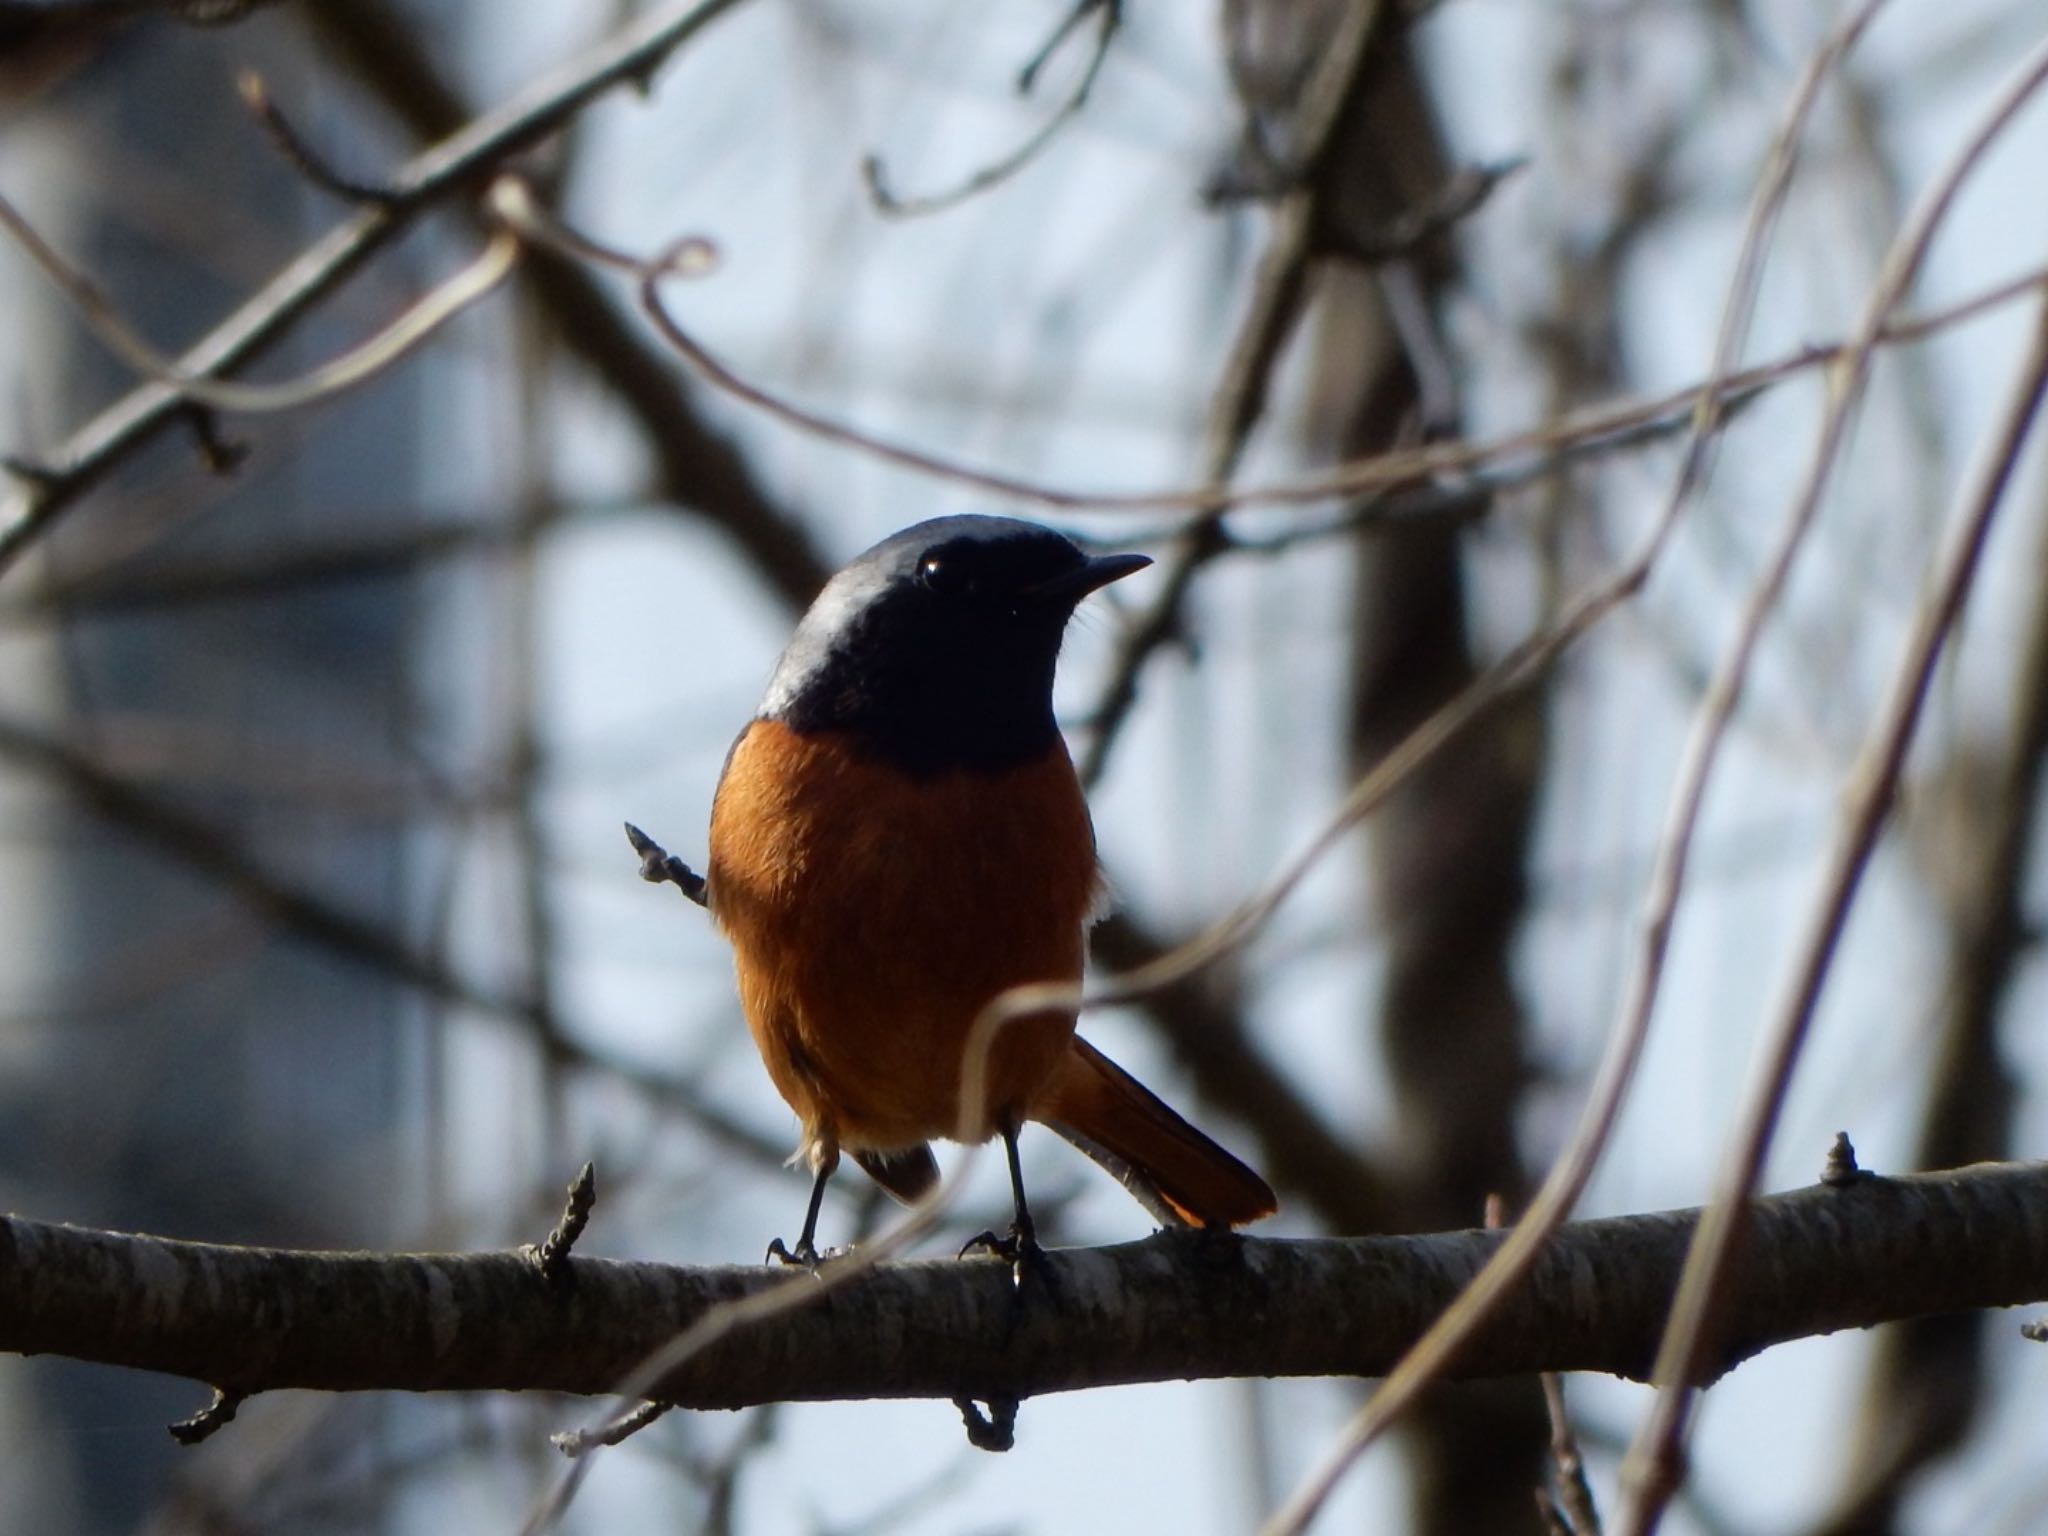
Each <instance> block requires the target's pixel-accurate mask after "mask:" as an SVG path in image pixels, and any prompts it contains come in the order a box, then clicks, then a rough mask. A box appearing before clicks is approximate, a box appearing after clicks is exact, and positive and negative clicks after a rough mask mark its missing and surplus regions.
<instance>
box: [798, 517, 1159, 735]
mask: <svg viewBox="0 0 2048 1536" xmlns="http://www.w3.org/2000/svg"><path fill="white" fill-rule="evenodd" d="M1146 563H1148V562H1146V561H1145V560H1144V559H1143V558H1142V557H1139V556H1133V555H1116V556H1105V557H1100V558H1096V559H1090V558H1089V557H1088V556H1087V555H1085V554H1083V553H1082V551H1081V550H1080V549H1079V548H1077V547H1076V546H1075V545H1074V544H1073V543H1072V542H1071V541H1069V540H1067V539H1065V538H1063V537H1061V536H1060V535H1059V534H1056V533H1054V532H1052V531H1051V530H1050V529H1046V528H1040V527H1037V526H1036V525H1034V524H1031V523H1023V522H1016V521H1013V520H1010V519H1005V518H981V517H973V518H969V517H958V518H941V519H937V520H935V521H933V522H929V523H920V524H919V525H917V526H916V527H914V528H910V529H906V530H905V531H904V532H902V533H899V534H897V535H896V536H895V537H894V538H891V539H888V540H885V541H884V542H883V543H881V544H878V545H876V546H875V547H874V548H873V549H871V550H869V551H868V552H867V553H866V554H864V555H862V556H861V557H860V558H859V559H857V560H856V561H854V563H853V564H852V565H849V566H848V567H847V568H846V569H845V570H843V571H841V572H840V573H839V574H838V575H837V576H835V577H834V578H833V579H832V581H831V583H830V584H829V585H828V586H827V587H826V588H825V591H824V592H823V593H822V594H820V596H819V598H818V600H817V602H816V603H814V604H813V605H812V607H811V611H810V612H809V613H807V614H805V615H804V620H803V623H802V624H801V625H800V626H798V629H797V633H796V636H795V638H794V639H792V640H791V641H790V644H789V649H788V650H786V651H785V652H784V653H783V657H782V662H781V664H780V665H779V666H778V667H777V668H776V673H775V677H774V680H773V681H772V682H771V683H770V684H769V689H768V697H767V699H766V701H765V702H764V703H763V705H762V710H761V712H762V714H763V715H764V716H767V717H768V718H771V719H777V720H781V721H782V722H783V723H785V724H787V725H789V726H791V727H793V728H794V729H796V730H799V731H820V730H836V731H844V732H847V733H849V734H850V735H852V736H853V737H854V738H855V739H856V740H857V742H858V743H859V745H860V746H861V748H862V749H863V750H865V751H867V752H869V753H871V754H873V755H875V756H878V757H883V758H886V759H888V760H889V761H890V762H893V763H895V764H897V765H898V766H900V767H902V768H904V769H906V770H907V771H909V772H912V773H916V774H919V775H930V774H937V773H944V772H947V771H950V770H955V769H967V770H970V771H975V772H997V771H1000V770H1002V769H1005V768H1011V767H1015V766H1017V765H1019V764H1021V763H1025V762H1029V761H1031V760H1032V759H1034V758H1036V757H1039V756H1041V755H1042V754H1044V753H1045V752H1047V751H1049V750H1050V749H1051V748H1052V746H1053V744H1054V743H1055V742H1056V741H1057V740H1058V735H1059V732H1058V728H1057V726H1056V725H1055V724H1054V722H1053V713H1052V679H1053V667H1054V664H1055V662H1056V661H1057V660H1058V658H1059V650H1060V639H1061V636H1062V635H1063V634H1064V632H1065V630H1066V626H1067V620H1068V619H1069V618H1070V617H1071V616H1072V615H1073V611H1074V607H1075V605H1076V604H1077V603H1079V602H1080V600H1081V599H1082V598H1083V597H1085V596H1087V594H1088V593H1090V592H1092V591H1094V590H1095V589H1096V588H1097V587H1099V586H1102V585H1104V584H1105V583H1107V582H1110V581H1114V580H1116V579H1117V578H1118V577H1119V576H1124V575H1128V574H1129V573H1130V572H1131V571H1134V570H1136V569H1138V568H1139V567H1140V566H1141V565H1144V564H1146Z"/></svg>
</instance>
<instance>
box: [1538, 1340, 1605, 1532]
mask: <svg viewBox="0 0 2048 1536" xmlns="http://www.w3.org/2000/svg"><path fill="white" fill-rule="evenodd" d="M1540 1379H1541V1381H1542V1383H1543V1406H1544V1409H1545V1411H1546V1412H1547V1413H1548V1414H1549V1416H1550V1464H1551V1466H1552V1468H1553V1469H1554V1470H1555V1472H1556V1474H1557V1493H1556V1501H1557V1509H1558V1513H1559V1514H1560V1515H1561V1516H1562V1517H1563V1519H1564V1522H1565V1528H1566V1530H1568V1531H1569V1532H1570V1533H1571V1536H1600V1510H1599V1506H1597V1505H1596V1504H1594V1502H1593V1489H1592V1487H1591V1485H1589V1484H1588V1483H1587V1481H1586V1459H1585V1457H1583V1456H1582V1455H1580V1454H1579V1437H1578V1436H1577V1435H1575V1434H1573V1433H1572V1420H1571V1414H1570V1413H1569V1412H1568V1411H1567V1410H1566V1408H1565V1402H1564V1378H1563V1377H1562V1376H1560V1375H1559V1374H1558V1373H1557V1372H1556V1371H1544V1372H1542V1373H1540ZM1537 1492H1538V1493H1539V1494H1548V1493H1549V1490H1548V1489H1538V1490H1537Z"/></svg>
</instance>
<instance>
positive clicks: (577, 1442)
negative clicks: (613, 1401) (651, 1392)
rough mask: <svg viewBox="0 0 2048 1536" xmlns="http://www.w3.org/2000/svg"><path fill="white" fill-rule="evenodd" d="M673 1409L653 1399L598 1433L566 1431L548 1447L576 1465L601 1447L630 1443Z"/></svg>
mask: <svg viewBox="0 0 2048 1536" xmlns="http://www.w3.org/2000/svg"><path fill="white" fill-rule="evenodd" d="M673 1407H675V1404H674V1403H657V1402H654V1401H653V1400H651V1399H650V1400H649V1401H647V1402H644V1403H642V1404H641V1405H640V1406H639V1407H637V1408H631V1409H628V1410H627V1411H626V1412H624V1413H622V1414H620V1415H619V1416H618V1417H617V1418H615V1419H613V1420H612V1421H611V1422H610V1423H608V1424H602V1425H599V1426H598V1427H597V1428H596V1429H565V1430H563V1431H562V1432H561V1433H560V1434H554V1435H549V1436H548V1444H549V1445H552V1446H553V1447H554V1448H555V1449H556V1450H558V1451H560V1452H561V1453H562V1454H563V1455H564V1456H567V1457H568V1458H569V1459H570V1460H571V1461H574V1460H575V1459H576V1458H577V1457H579V1456H588V1455H589V1454H590V1453H591V1452H592V1451H594V1450H597V1449H599V1448H600V1447H604V1446H613V1445H618V1444H621V1443H622V1442H624V1441H626V1440H629V1439H631V1438H632V1437H633V1436H634V1435H637V1434H639V1433H640V1431H641V1430H643V1429H645V1428H646V1427H647V1426H648V1425H650V1424H652V1423H653V1422H654V1421H655V1420H656V1419H659V1418H660V1417H661V1416H662V1415H663V1414H665V1413H667V1412H668V1411H669V1409H671V1408H673Z"/></svg>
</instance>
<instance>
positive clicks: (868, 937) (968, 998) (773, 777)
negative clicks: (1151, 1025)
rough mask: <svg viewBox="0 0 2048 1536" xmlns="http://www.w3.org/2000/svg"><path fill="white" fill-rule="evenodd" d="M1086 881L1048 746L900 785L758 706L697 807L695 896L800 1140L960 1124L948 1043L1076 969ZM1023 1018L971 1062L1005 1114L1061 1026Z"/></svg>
mask: <svg viewBox="0 0 2048 1536" xmlns="http://www.w3.org/2000/svg"><path fill="white" fill-rule="evenodd" d="M1098 881H1099V875H1098V873H1097V867H1096V860H1095V840H1094V834H1093V832H1092V830H1091V828H1090V826H1089V823H1088V810H1087V806H1086V803H1085V802H1084V801H1083V799H1082V796H1081V787H1080V784H1079V783H1078V781H1077V780H1076V779H1075V777H1074V770H1073V766H1072V764H1071V763H1070V762H1069V761H1068V758H1067V753H1066V748H1065V747H1064V746H1063V745H1061V744H1059V743H1057V742H1055V744H1054V747H1053V749H1052V751H1051V752H1050V753H1048V754H1047V755H1046V756H1045V757H1044V758H1042V759H1040V760H1038V761H1037V762H1034V763H1030V764H1027V765H1025V766H1023V767H1021V768H1016V769H1011V770H1008V771H1006V772H1003V773H999V774H973V773H964V772H963V773H953V774H947V775H943V776H940V777H938V778H936V779H930V780H924V781H914V780H911V779H909V778H907V777H905V776H904V775H903V774H901V773H899V772H896V771H894V770H891V769H890V768H888V767H886V766H884V765H882V764H879V763H876V762H874V761H872V760H871V759H868V758H865V757H863V756H862V755H860V754H859V753H857V752H856V751H854V750H853V748H852V747H851V746H850V745H849V744H848V742H847V740H846V738H844V737H843V736H839V735H837V734H834V733H829V732H820V733H813V734H807V735H799V734H798V733H796V732H794V731H792V730H790V729H789V728H788V727H787V726H784V725H781V724H779V723H777V722H774V721H768V720H757V721H755V722H754V724H753V725H751V726H750V727H749V728H748V729H747V731H746V734H745V735H743V736H742V737H741V738H740V740H739V743H738V744H737V745H736V746H735V747H734V749H733V753H732V757H731V759H730V760H729V761H728V763H727V764H726V770H725V777H724V779H723V780H722V781H721V782H720V784H719V788H718V796H717V799H716V801H715V802H714V805H713V808H712V817H711V867H710V891H711V910H712V915H713V916H714V917H715V918H716V920H717V922H718V924H719V926H720V927H721V928H722V929H723V930H724V931H725V933H726V934H727V936H728V937H729V938H730V939H731V940H732V943H733V948H734V951H735V953H736V957H737V963H738V972H739V983H740V998H741V1003H742V1005H743V1007H744V1008H745V1010H746V1015H747V1022H748V1024H749V1025H750V1027H751V1028H752V1030H753V1034H754V1040H755V1043H756V1044H757V1045H759V1047H760V1049H761V1056H762V1059H763V1060H764V1061H765V1062H766V1063H767V1065H768V1071H769V1074H770V1076H771V1077H773V1079H774V1081H775V1086H776V1088H777V1089H778V1090H780V1092H781V1094H782V1096H783V1098H784V1099H786V1100H788V1102H789V1104H790V1106H791V1108H793V1109H794V1110H795V1111H796V1112H797V1114H798V1116H799V1117H800V1118H801V1119H802V1120H803V1122H804V1126H805V1130H806V1133H807V1135H808V1136H809V1137H810V1138H811V1139H813V1140H822V1141H825V1142H827V1143H829V1144H838V1145H843V1146H845V1147H847V1148H848V1149H850V1150H865V1149H892V1148H898V1147H905V1146H909V1145H911V1144H913V1143H916V1142H921V1141H924V1140H925V1139H927V1138H929V1137H932V1136H950V1135H952V1134H954V1131H955V1128H956V1127H957V1124H958V1111H959V1104H958V1095H959V1084H960V1068H961V1055H962V1048H963V1045H964V1043H965V1040H966V1036H967V1033H968V1031H969V1029H970V1027H971V1025H972V1024H973V1021H974V1018H975V1015H976V1014H977V1013H979V1012H980V1010H981V1008H982V1007H983V1006H984V1005H985V1004H986V1003H987V1002H988V1001H989V999H990V998H992V997H994V996H995V995H996V994H997V993H998V992H1001V991H1003V990H1004V989H1005V988H1007V987H1010V986H1014V985H1017V984H1020V983H1024V982H1039V981H1061V982H1072V981H1077V980H1079V979H1080V975H1081V965H1082V957H1083V952H1084V930H1085V927H1086V923H1087V919H1088V914H1089V910H1090V908H1091V907H1092V906H1093V905H1094V902H1095V899H1096V893H1097V889H1098ZM1073 1027H1074V1021H1073V1018H1072V1016H1071V1015H1068V1016H1064V1017H1057V1018H1052V1017H1039V1018H1032V1019H1026V1020H1022V1021H1020V1022H1018V1023H1015V1024H1012V1025H1010V1026H1009V1027H1007V1028H1006V1029H1005V1030H1004V1031H1003V1033H1002V1034H1001V1036H999V1037H998V1039H997V1041H996V1044H995V1048H994V1051H993V1053H992V1056H991V1059H990V1062H989V1074H988V1086H989V1094H988V1102H987V1104H986V1105H984V1106H983V1108H984V1110H985V1112H986V1117H987V1121H988V1122H994V1121H1001V1120H1014V1119H1017V1118H1020V1117H1021V1116H1022V1114H1023V1112H1024V1110H1025V1108H1026V1106H1027V1105H1028V1104H1029V1103H1030V1102H1031V1100H1032V1099H1033V1098H1034V1097H1035V1096H1036V1095H1037V1094H1038V1092H1039V1090H1040V1089H1041V1088H1042V1087H1043V1086H1044V1085H1045V1083H1046V1082H1047V1081H1048V1080H1049V1079H1050V1077H1051V1075H1052V1073H1053V1071H1054V1069H1055V1068H1056V1067H1057V1066H1058V1064H1059V1062H1060V1060H1061V1058H1062V1056H1063V1055H1064V1053H1065V1051H1066V1048H1067V1042H1068V1039H1069V1038H1070V1037H1071V1035H1072V1034H1073Z"/></svg>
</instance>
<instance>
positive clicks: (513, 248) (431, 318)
mask: <svg viewBox="0 0 2048 1536" xmlns="http://www.w3.org/2000/svg"><path fill="white" fill-rule="evenodd" d="M0 228H5V229H6V231H7V232H8V233H9V234H10V235H12V236H13V237H14V240H15V243H16V244H17V245H19V246H20V247H21V248H22V249H23V250H24V251H26V252H27V253H28V255H29V256H30V257H31V258H32V259H33V260H34V262H35V264H36V266H37V267H38V268H40V269H41V270H42V272H43V275H44V276H46V277H48V278H49V279H50V281H51V282H52V283H54V284H55V285H56V286H57V287H58V288H59V289H60V290H62V292H63V293H64V295H65V297H67V298H68V299H70V300H71V302H72V304H73V305H74V306H76V308H77V310H78V313H79V316H80V318H82V319H83V320H84V321H85V323H86V326H87V328H88V329H89V330H91V332H92V333H93V335H94V336H96V337H98V338H99V340H100V342H101V343H102V344H103V345H104V346H106V348H107V349H108V350H109V351H110V352H112V353H113V354H114V355H115V356H116V357H118V358H120V359H121V361H123V362H124V363H126V364H127V365H128V366H129V367H131V368H133V369H134V370H135V371H136V372H137V373H139V374H141V375H142V376H143V377H144V378H146V379H148V380H150V381H151V382H153V383H155V384H158V385H161V386H162V387H163V388H165V389H168V390H172V391H174V392H175V393H176V394H178V395H179V396H180V397H181V398H183V399H184V400H186V401H189V402H192V403H194V404H197V405H202V406H206V407H208V408H210V409H212V410H217V411H239V412H242V413H244V414H259V413H267V412H275V411H289V410H297V409H299V408H301V407H304V406H307V405H311V404H313V403H314V402H316V401H319V400H324V399H326V398H327V397H328V396H330V395H336V394H339V393H341V392H342V391H343V390H345V389H352V388H354V387H355V386H356V385H358V384H361V383H363V382H365V381H366V380H368V379H371V378H374V377H375V376H376V375H377V374H380V373H382V372H383V371H384V370H386V369H387V368H389V367H391V366H392V365H393V364H394V363H396V362H398V361H399V360H400V359H401V358H403V357H404V356H405V355H406V354H407V353H408V352H412V351H414V350H416V349H417V348H418V347H419V346H420V345H421V343H423V342H425V341H426V340H427V339H428V338H429V337H431V336H432V335H433V334H434V333H435V332H436V331H438V330H439V329H440V328H441V327H442V326H443V325H445V324H447V323H448V321H450V320H452V319H454V318H455V316H457V315H459V314H461V313H462V311H464V310H465V309H467V308H469V307H470V305H472V304H474V303H476V302H477V301H478V300H479V299H481V298H483V297H484V296H485V295H487V294H489V293H490V292H491V291H492V290H494V289H495V288H497V287H498V285H499V284H500V283H502V282H504V281H505V279H506V278H507V277H508V276H510V275H511V272H512V267H513V264H514V263H515V262H516V261H517V260H518V258H519V242H518V241H517V240H516V239H514V238H513V237H512V236H511V235H509V234H500V235H498V236H497V237H495V238H494V239H492V240H491V241H490V242H488V243H487V244H486V245H485V246H484V248H483V250H482V251H481V252H479V253H478V254H477V256H476V257H475V258H474V259H473V260H471V261H470V263H469V264H468V265H467V266H465V267H463V268H462V269H461V270H460V271H458V272H456V273H455V274H454V275H453V276H452V277H449V278H447V279H446V280H444V281H443V282H440V283H438V284H436V285H435V286H434V287H432V288H430V289H428V290H427V292H426V293H425V294H423V295H421V296H420V297H419V298H418V299H416V300H414V301H413V303H412V304H411V305H409V306H408V307H407V308H406V309H405V310H404V312H403V313H401V314H400V315H399V316H398V318H397V319H395V320H393V321H391V322H390V323H389V324H388V325H386V326H385V327H384V328H383V329H381V330H379V331H378V332H376V333H375V334H374V335H372V336H370V337H369V338H368V339H366V340H364V341H362V342H360V343H359V344H357V345H356V346H354V347H352V348H350V349H349V350H348V351H346V352H344V353H342V354H341V355H340V356H339V357H336V358H334V359H332V360H331V361H329V362H327V363H324V364H322V365H321V366H320V367H318V368H314V369H312V370H310V371H308V372H307V373H304V374H302V375H300V376H299V377H298V378H295V379H288V380H284V381H281V382H279V383H275V384H242V383H236V382H233V381H230V380H227V379H218V378H210V377H207V376H205V375H203V374H195V373H189V372H187V371H186V370H185V368H184V365H183V364H182V363H181V362H180V361H179V360H178V359H176V358H173V357H169V356H167V355H166V354H164V353H162V352H159V351H158V350H157V349H156V348H155V347H153V346H151V345H150V344H149V342H148V341H146V340H144V339H143V337H142V336H141V334H140V333H138V332H137V331H136V330H135V328H134V327H133V326H131V325H130V324H129V323H128V321H127V320H126V318H124V317H123V316H122V314H121V312H120V309H119V308H118V307H117V306H116V305H115V304H114V303H113V301H112V300H110V299H109V298H108V297H107V296H106V295H105V294H103V293H102V292H100V290H99V288H98V287H97V286H95V285H94V284H93V282H92V281H91V280H90V279H89V278H87V277H86V276H85V275H84V274H83V273H81V272H79V271H78V270H77V268H75V267H73V266H71V265H70V264H69V263H68V262H66V261H65V260H64V258H63V257H62V256H60V255H58V254H57V252H56V250H55V249H54V248H53V247H52V246H51V245H50V244H49V242H48V241H46V240H44V239H43V237H42V236H41V235H40V234H38V233H37V232H36V230H35V228H34V226H33V225H31V224H30V223H29V222H28V220H27V219H25V218H23V217H22V215H21V213H20V212H19V210H17V209H16V208H15V206H14V205H13V204H12V203H10V202H9V201H7V199H6V198H4V197H0Z"/></svg>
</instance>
